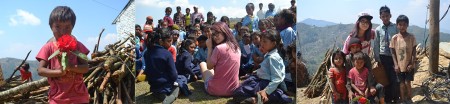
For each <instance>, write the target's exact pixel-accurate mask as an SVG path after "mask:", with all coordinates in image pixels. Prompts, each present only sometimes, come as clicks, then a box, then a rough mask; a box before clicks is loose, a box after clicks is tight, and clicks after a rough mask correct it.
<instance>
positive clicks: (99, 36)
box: [93, 28, 105, 53]
mask: <svg viewBox="0 0 450 104" xmlns="http://www.w3.org/2000/svg"><path fill="white" fill-rule="evenodd" d="M103 31H105V28H103V29H102V31H101V32H100V34H98V40H97V44H95V48H94V52H93V53H95V52H97V51H98V46H99V45H100V38H101V37H102V33H103Z"/></svg>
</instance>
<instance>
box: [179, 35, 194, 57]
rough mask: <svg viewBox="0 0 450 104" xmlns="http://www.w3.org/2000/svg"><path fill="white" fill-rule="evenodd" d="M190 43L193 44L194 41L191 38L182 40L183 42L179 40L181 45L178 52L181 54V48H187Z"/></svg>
mask: <svg viewBox="0 0 450 104" xmlns="http://www.w3.org/2000/svg"><path fill="white" fill-rule="evenodd" d="M191 44H195V42H194V41H193V40H191V39H186V40H183V42H181V47H180V49H179V50H178V53H180V54H181V53H182V52H183V50H187V49H188V48H189V46H190V45H191ZM180 54H179V55H180Z"/></svg>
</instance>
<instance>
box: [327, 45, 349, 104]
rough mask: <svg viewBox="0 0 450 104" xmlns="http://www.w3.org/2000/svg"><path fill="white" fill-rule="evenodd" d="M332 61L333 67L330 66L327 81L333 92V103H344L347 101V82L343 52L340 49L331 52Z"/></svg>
mask: <svg viewBox="0 0 450 104" xmlns="http://www.w3.org/2000/svg"><path fill="white" fill-rule="evenodd" d="M332 56H333V58H332V60H333V61H332V62H333V65H334V67H332V68H330V70H329V71H330V72H331V74H329V75H328V76H329V78H330V79H329V80H328V81H329V83H330V86H331V91H332V92H333V95H332V96H333V99H332V101H333V104H344V103H347V102H348V98H347V89H346V87H345V84H346V83H347V81H346V80H347V79H346V73H347V71H346V70H345V67H344V57H345V55H344V53H343V52H341V51H335V52H334V53H333V55H332Z"/></svg>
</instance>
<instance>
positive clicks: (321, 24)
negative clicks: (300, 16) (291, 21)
mask: <svg viewBox="0 0 450 104" xmlns="http://www.w3.org/2000/svg"><path fill="white" fill-rule="evenodd" d="M301 23H305V24H307V25H311V26H317V27H325V26H331V25H336V24H337V23H333V22H329V21H324V20H316V19H311V18H307V19H305V20H303V21H301Z"/></svg>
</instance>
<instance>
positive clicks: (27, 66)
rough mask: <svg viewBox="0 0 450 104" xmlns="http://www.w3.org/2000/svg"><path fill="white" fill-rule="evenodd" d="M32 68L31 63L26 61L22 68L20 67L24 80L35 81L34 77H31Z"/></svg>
mask: <svg viewBox="0 0 450 104" xmlns="http://www.w3.org/2000/svg"><path fill="white" fill-rule="evenodd" d="M28 69H30V64H28V63H27V62H25V63H24V64H23V65H22V66H21V68H20V70H19V71H20V75H21V76H22V82H23V83H25V82H28V81H30V82H31V81H33V78H32V77H31V76H32V75H31V72H30V71H29V70H28Z"/></svg>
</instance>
